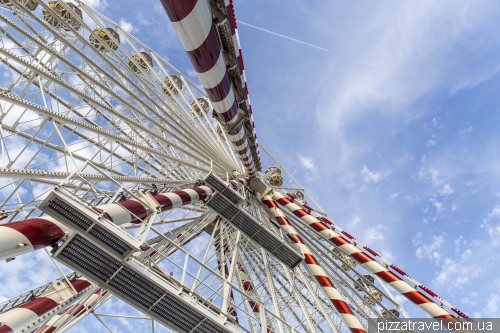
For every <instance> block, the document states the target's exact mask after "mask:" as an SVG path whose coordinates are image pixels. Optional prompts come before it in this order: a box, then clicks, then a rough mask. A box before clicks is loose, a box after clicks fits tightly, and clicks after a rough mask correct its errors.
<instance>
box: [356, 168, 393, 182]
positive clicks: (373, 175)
mask: <svg viewBox="0 0 500 333" xmlns="http://www.w3.org/2000/svg"><path fill="white" fill-rule="evenodd" d="M360 175H361V176H362V177H363V179H364V180H365V182H367V183H370V182H372V183H377V182H379V181H381V180H382V179H384V178H385V177H387V176H388V175H389V172H372V171H370V169H368V167H367V166H366V165H365V166H363V169H361V171H360Z"/></svg>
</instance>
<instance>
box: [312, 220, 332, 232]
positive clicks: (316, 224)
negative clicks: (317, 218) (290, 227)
mask: <svg viewBox="0 0 500 333" xmlns="http://www.w3.org/2000/svg"><path fill="white" fill-rule="evenodd" d="M309 226H310V227H311V228H313V229H314V230H316V231H317V232H321V231H324V230H328V228H327V227H326V226H325V225H324V224H323V223H321V222H314V223H311V224H309Z"/></svg>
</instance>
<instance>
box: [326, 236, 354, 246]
mask: <svg viewBox="0 0 500 333" xmlns="http://www.w3.org/2000/svg"><path fill="white" fill-rule="evenodd" d="M330 242H332V243H333V244H335V245H337V246H341V245H345V244H351V243H349V242H348V241H347V239H345V238H344V237H341V236H335V237H332V238H330Z"/></svg>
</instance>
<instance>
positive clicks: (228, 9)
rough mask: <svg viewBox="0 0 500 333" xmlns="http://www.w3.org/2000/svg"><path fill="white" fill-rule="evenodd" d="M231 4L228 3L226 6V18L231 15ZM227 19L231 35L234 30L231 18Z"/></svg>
mask: <svg viewBox="0 0 500 333" xmlns="http://www.w3.org/2000/svg"><path fill="white" fill-rule="evenodd" d="M231 6H232V4H229V5H227V7H226V15H227V17H228V18H229V17H231ZM227 21H228V22H229V27H230V28H231V35H234V33H235V31H234V23H233V20H227Z"/></svg>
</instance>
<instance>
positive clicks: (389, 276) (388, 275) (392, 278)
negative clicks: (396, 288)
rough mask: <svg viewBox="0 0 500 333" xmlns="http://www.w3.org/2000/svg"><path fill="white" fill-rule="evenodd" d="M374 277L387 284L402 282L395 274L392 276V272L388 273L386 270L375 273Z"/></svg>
mask: <svg viewBox="0 0 500 333" xmlns="http://www.w3.org/2000/svg"><path fill="white" fill-rule="evenodd" d="M375 275H377V276H378V277H379V278H381V279H382V280H384V281H385V282H387V283H391V282H394V281H401V280H402V279H401V278H400V277H399V276H397V275H396V274H394V273H393V272H391V271H388V270H385V271H380V272H378V273H375Z"/></svg>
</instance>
